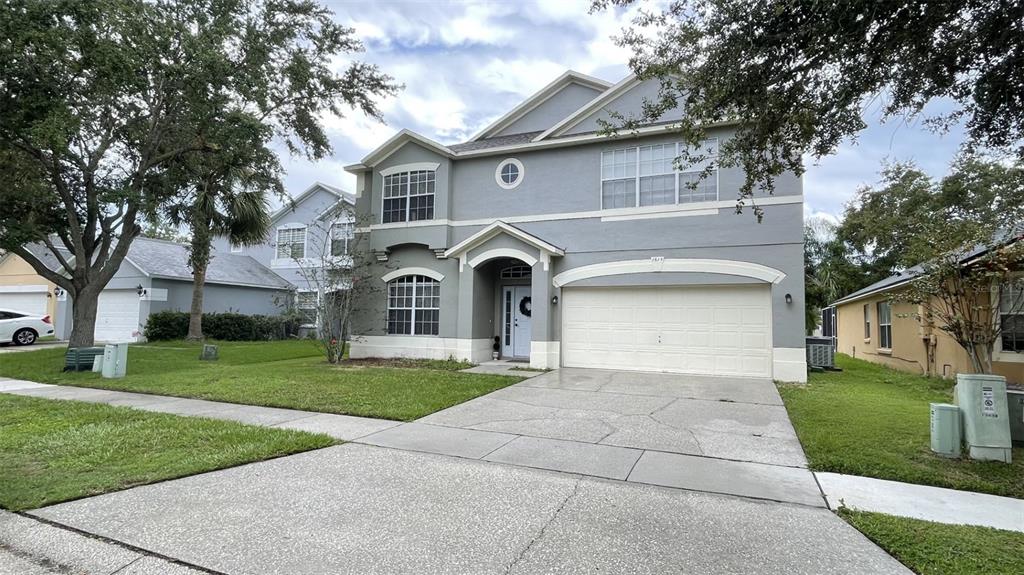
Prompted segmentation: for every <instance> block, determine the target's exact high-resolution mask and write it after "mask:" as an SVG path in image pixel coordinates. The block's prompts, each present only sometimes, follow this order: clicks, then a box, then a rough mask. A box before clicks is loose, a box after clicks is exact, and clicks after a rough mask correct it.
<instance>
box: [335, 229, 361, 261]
mask: <svg viewBox="0 0 1024 575" xmlns="http://www.w3.org/2000/svg"><path fill="white" fill-rule="evenodd" d="M355 232H356V226H355V224H354V223H353V222H339V223H336V224H334V225H332V226H331V255H332V256H347V255H348V253H349V244H350V243H351V242H352V238H354V237H355Z"/></svg>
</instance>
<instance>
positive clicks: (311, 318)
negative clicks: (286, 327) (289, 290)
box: [295, 291, 317, 325]
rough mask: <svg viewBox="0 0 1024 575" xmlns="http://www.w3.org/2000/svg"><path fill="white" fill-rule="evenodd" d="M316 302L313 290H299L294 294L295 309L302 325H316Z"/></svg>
mask: <svg viewBox="0 0 1024 575" xmlns="http://www.w3.org/2000/svg"><path fill="white" fill-rule="evenodd" d="M316 303H317V297H316V292H315V291H300V292H298V293H296V294H295V309H296V311H298V312H299V316H300V317H301V318H302V324H303V325H316V316H317V310H316Z"/></svg>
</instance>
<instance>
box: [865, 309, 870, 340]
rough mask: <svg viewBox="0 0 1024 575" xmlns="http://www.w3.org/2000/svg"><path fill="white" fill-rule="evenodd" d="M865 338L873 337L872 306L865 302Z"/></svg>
mask: <svg viewBox="0 0 1024 575" xmlns="http://www.w3.org/2000/svg"><path fill="white" fill-rule="evenodd" d="M864 339H871V306H870V305H868V304H864Z"/></svg>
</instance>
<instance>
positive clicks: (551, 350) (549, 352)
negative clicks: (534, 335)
mask: <svg viewBox="0 0 1024 575" xmlns="http://www.w3.org/2000/svg"><path fill="white" fill-rule="evenodd" d="M561 349H562V343H561V342H558V341H531V342H530V367H531V368H533V369H558V368H559V367H560V366H561V361H562V359H561Z"/></svg>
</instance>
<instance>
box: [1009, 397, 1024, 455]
mask: <svg viewBox="0 0 1024 575" xmlns="http://www.w3.org/2000/svg"><path fill="white" fill-rule="evenodd" d="M1006 403H1007V404H1008V405H1007V407H1008V409H1009V412H1010V439H1011V440H1013V442H1014V443H1016V444H1018V445H1022V446H1024V389H1007V390H1006Z"/></svg>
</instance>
